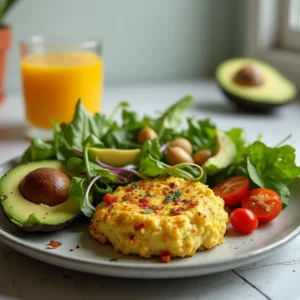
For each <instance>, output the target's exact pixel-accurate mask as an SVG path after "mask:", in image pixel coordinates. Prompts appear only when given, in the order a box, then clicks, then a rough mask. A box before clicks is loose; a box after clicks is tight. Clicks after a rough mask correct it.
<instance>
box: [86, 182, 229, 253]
mask: <svg viewBox="0 0 300 300" xmlns="http://www.w3.org/2000/svg"><path fill="white" fill-rule="evenodd" d="M227 223H228V214H227V213H226V212H225V210H224V201H223V199H222V198H220V197H217V196H215V195H214V193H213V191H212V190H211V189H210V188H208V187H207V186H206V185H204V184H202V183H200V182H192V181H186V180H184V179H182V178H178V177H168V178H158V179H153V180H140V181H138V182H135V183H133V184H129V185H127V186H119V187H118V188H117V189H116V191H115V192H114V193H113V194H106V195H105V196H104V199H103V202H102V203H101V204H99V205H98V206H97V208H96V211H95V213H94V215H93V218H92V224H91V226H90V227H89V231H90V232H91V234H92V235H93V236H94V237H95V238H96V239H97V240H98V241H99V242H100V243H101V244H105V243H107V242H110V243H111V244H112V245H113V246H114V248H115V250H116V251H118V252H120V253H122V254H123V255H128V254H137V255H140V256H142V257H151V256H154V255H159V256H161V257H162V256H169V257H171V256H172V257H175V256H180V257H184V256H193V255H194V254H195V252H196V251H197V250H206V249H210V248H212V247H215V246H216V245H218V244H221V243H222V242H223V241H224V234H225V232H226V225H227Z"/></svg>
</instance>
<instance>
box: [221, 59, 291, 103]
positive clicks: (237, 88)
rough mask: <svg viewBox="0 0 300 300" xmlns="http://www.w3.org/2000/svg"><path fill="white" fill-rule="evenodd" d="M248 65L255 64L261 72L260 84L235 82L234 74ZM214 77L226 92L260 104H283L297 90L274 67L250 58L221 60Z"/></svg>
mask: <svg viewBox="0 0 300 300" xmlns="http://www.w3.org/2000/svg"><path fill="white" fill-rule="evenodd" d="M248 65H256V66H257V67H258V68H259V69H260V71H261V72H262V75H263V83H262V84H261V85H257V86H245V85H241V84H239V83H236V82H235V80H234V78H235V75H236V74H237V73H238V72H239V71H240V70H241V69H242V68H244V67H246V66H248ZM216 79H217V81H218V83H219V84H220V86H221V87H222V88H223V89H224V90H225V92H227V93H228V94H231V95H233V96H235V97H238V98H240V99H245V100H246V101H252V102H257V103H262V104H274V105H280V104H284V103H286V102H288V101H290V100H293V99H294V97H295V96H296V92H297V89H296V87H295V85H294V84H292V83H291V82H290V81H289V80H288V79H287V78H285V77H284V76H283V75H282V74H281V73H279V72H278V71H277V70H276V69H274V68H273V67H271V66H270V65H268V64H266V63H264V62H261V61H259V60H255V59H250V58H234V59H230V60H227V61H225V62H223V63H222V64H220V65H219V66H218V68H217V71H216Z"/></svg>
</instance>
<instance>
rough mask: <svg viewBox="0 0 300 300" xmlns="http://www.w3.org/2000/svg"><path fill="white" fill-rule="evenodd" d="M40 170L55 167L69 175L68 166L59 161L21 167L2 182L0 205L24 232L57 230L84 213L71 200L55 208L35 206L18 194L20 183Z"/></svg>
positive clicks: (2, 179)
mask: <svg viewBox="0 0 300 300" xmlns="http://www.w3.org/2000/svg"><path fill="white" fill-rule="evenodd" d="M38 168H54V169H56V170H59V171H61V172H63V173H65V174H66V175H68V172H67V169H66V167H65V165H64V164H63V163H62V162H60V161H57V160H53V161H40V162H31V163H27V164H23V165H19V166H17V167H15V168H14V169H12V170H10V171H9V172H8V173H6V174H5V175H4V176H3V177H2V178H1V180H0V200H1V201H0V204H1V205H0V206H1V208H2V211H3V212H4V214H5V216H6V217H7V218H8V220H9V221H10V222H12V223H13V224H15V225H16V226H18V227H19V228H21V229H22V230H25V231H30V232H33V231H57V230H60V229H62V228H64V227H65V226H67V225H68V224H70V223H71V222H72V221H73V220H74V219H75V218H76V217H77V216H79V215H80V214H81V211H80V206H79V204H78V203H77V202H76V201H74V200H72V199H70V198H68V199H67V200H66V201H65V202H63V203H61V204H58V205H55V206H48V205H44V204H35V203H32V202H30V201H28V200H27V199H25V198H24V197H23V196H22V194H21V192H20V191H19V184H20V182H21V181H22V179H23V178H24V177H25V176H26V175H27V174H29V173H30V172H31V171H34V170H35V169H38Z"/></svg>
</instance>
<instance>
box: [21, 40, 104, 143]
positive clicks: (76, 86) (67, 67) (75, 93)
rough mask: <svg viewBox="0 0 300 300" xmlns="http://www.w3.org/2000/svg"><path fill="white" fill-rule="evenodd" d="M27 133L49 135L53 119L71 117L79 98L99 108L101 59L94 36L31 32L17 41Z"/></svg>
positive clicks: (91, 111)
mask: <svg viewBox="0 0 300 300" xmlns="http://www.w3.org/2000/svg"><path fill="white" fill-rule="evenodd" d="M20 54H21V74H22V85H23V96H24V102H25V118H26V124H27V135H28V136H29V137H33V136H37V137H40V138H45V139H47V138H49V137H50V136H51V135H50V134H51V132H52V120H53V119H56V120H57V121H58V122H59V123H61V122H70V121H71V120H72V117H73V114H74V109H75V105H76V103H77V101H78V99H81V100H82V102H83V104H84V106H85V107H86V108H87V110H88V111H89V112H90V113H96V112H99V111H101V106H102V88H103V61H102V58H101V44H100V42H99V41H97V40H89V39H75V38H62V37H43V36H33V37H31V38H29V39H28V40H26V41H23V42H21V43H20Z"/></svg>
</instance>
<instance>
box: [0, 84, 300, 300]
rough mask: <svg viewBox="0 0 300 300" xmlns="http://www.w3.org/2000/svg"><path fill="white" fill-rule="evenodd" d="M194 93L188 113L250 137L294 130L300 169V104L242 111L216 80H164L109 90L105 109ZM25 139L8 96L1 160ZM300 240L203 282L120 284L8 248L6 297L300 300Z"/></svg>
mask: <svg viewBox="0 0 300 300" xmlns="http://www.w3.org/2000/svg"><path fill="white" fill-rule="evenodd" d="M186 94H192V95H194V96H195V103H194V105H193V107H192V108H191V109H190V110H189V111H188V114H190V115H196V116H197V117H198V118H212V119H213V121H214V122H215V123H216V124H217V125H218V127H220V128H222V129H224V130H226V129H229V128H231V127H243V128H244V129H245V130H246V132H247V137H248V138H249V140H255V139H256V138H257V136H258V135H259V134H260V133H263V140H264V141H265V142H266V143H267V144H269V145H276V144H277V143H278V142H280V141H281V140H282V139H284V138H285V137H286V136H287V135H289V134H290V133H291V134H292V137H291V139H290V140H289V144H291V145H292V146H294V147H295V148H296V149H297V150H296V151H297V164H300V131H299V125H300V122H299V116H300V101H295V102H294V103H292V104H289V105H287V106H284V107H282V108H280V109H278V110H277V111H276V112H274V113H273V114H270V115H252V114H245V113H240V112H237V111H236V110H235V109H234V108H233V107H232V106H231V105H230V104H228V102H227V101H226V100H225V99H224V97H223V96H222V94H221V93H220V91H219V89H218V88H217V86H216V85H215V83H214V82H213V81H204V80H198V81H185V82H171V83H170V82H164V83H162V82H160V83H148V84H135V85H133V84H127V85H126V86H125V85H124V86H107V87H106V89H105V91H104V111H105V112H110V111H111V110H112V108H113V107H114V105H115V104H116V103H118V102H119V101H120V100H128V101H129V102H130V103H131V107H132V108H133V109H134V110H137V111H139V112H141V113H148V114H149V113H152V112H155V111H160V110H162V109H164V108H165V107H167V106H168V105H170V104H171V103H172V102H173V101H174V100H177V99H180V98H181V97H182V96H184V95H186ZM28 143H29V142H28V140H26V139H25V138H24V121H23V105H22V97H21V95H20V94H19V93H15V94H11V95H8V97H7V99H6V102H5V103H4V104H2V105H1V106H0V163H1V162H4V161H6V160H8V159H10V158H13V157H15V156H18V155H20V154H21V153H22V152H23V150H24V149H25V148H26V147H27V146H28ZM299 273H300V237H298V238H296V239H295V240H293V241H292V242H290V243H289V244H287V245H286V246H284V247H283V248H281V249H280V250H278V251H277V252H276V253H275V254H273V255H271V256H269V257H268V258H266V259H264V260H261V261H258V262H257V263H254V264H251V265H247V266H244V267H241V268H238V269H234V270H230V271H227V272H222V273H217V274H212V275H208V276H202V277H194V278H185V279H175V280H174V279H172V280H137V279H120V278H110V277H103V276H96V275H91V274H84V273H80V272H75V271H71V270H66V269H62V268H59V267H54V266H51V265H47V264H45V263H42V262H39V261H36V260H34V259H32V258H29V257H26V256H24V255H23V254H20V253H18V252H16V251H14V250H12V249H10V248H8V247H7V246H5V245H3V244H0V299H44V300H47V299H51V300H53V299H55V300H59V299H73V300H77V299H92V298H93V299H99V298H100V297H101V299H124V300H126V299H131V300H132V299H156V300H159V299H200V298H201V299H253V298H254V299H296V298H300V291H299V287H298V286H299Z"/></svg>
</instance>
